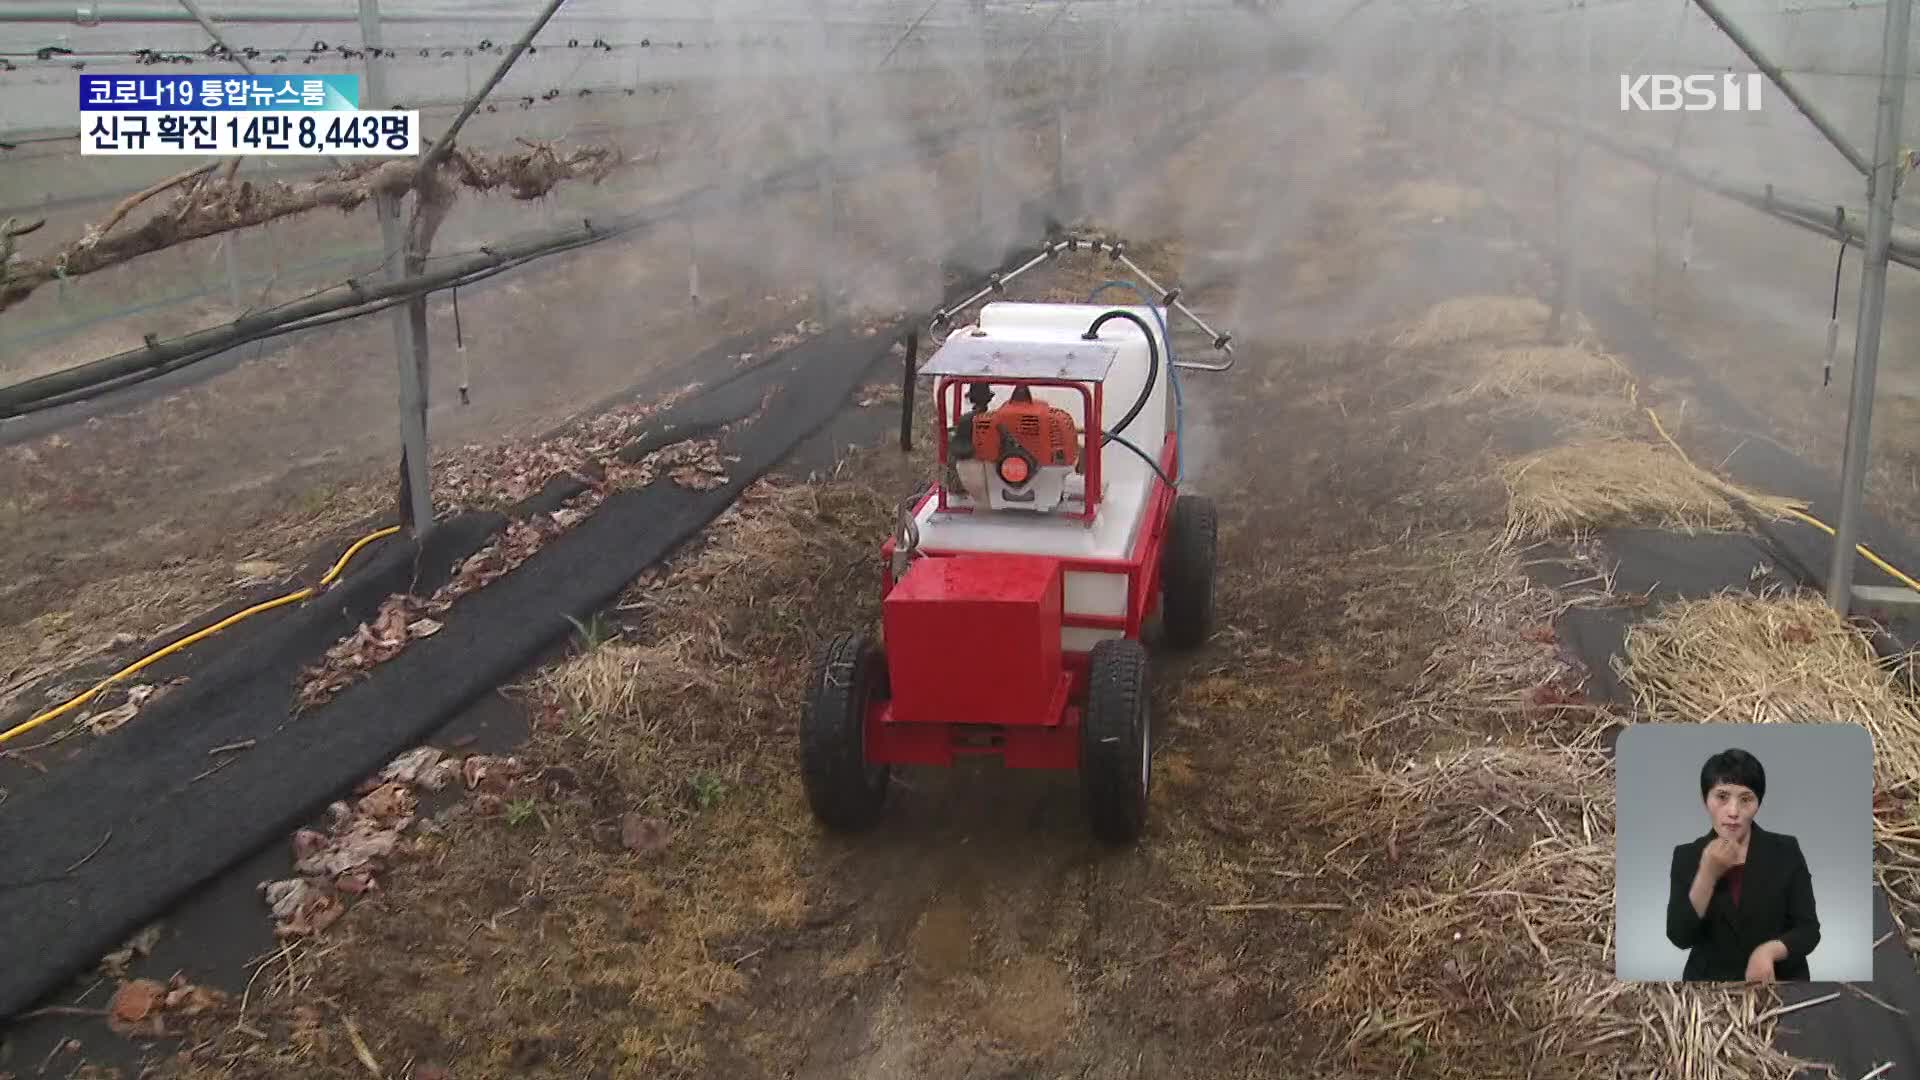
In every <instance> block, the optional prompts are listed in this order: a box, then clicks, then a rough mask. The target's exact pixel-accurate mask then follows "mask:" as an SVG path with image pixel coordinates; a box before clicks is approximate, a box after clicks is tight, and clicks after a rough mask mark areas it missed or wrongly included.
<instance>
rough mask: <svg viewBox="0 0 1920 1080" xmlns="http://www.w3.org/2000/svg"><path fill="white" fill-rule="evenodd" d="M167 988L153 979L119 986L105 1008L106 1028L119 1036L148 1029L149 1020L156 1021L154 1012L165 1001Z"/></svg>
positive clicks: (134, 980) (139, 980)
mask: <svg viewBox="0 0 1920 1080" xmlns="http://www.w3.org/2000/svg"><path fill="white" fill-rule="evenodd" d="M166 994H167V988H166V986H165V985H164V984H162V983H160V982H158V981H156V980H153V979H133V980H130V981H128V982H124V983H121V984H120V988H119V989H118V990H115V991H114V992H113V1001H112V1002H111V1003H110V1004H108V1006H107V1026H108V1027H111V1028H112V1029H113V1030H114V1031H116V1032H118V1033H120V1034H123V1035H125V1034H139V1033H142V1032H144V1031H145V1030H147V1029H148V1027H149V1025H148V1024H147V1021H148V1020H149V1019H152V1020H155V1021H157V1020H158V1019H159V1018H158V1017H157V1016H154V1012H155V1010H157V1009H159V1008H160V1006H161V1004H162V1002H163V1001H164V1000H165V998H166Z"/></svg>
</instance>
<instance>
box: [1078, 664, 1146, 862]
mask: <svg viewBox="0 0 1920 1080" xmlns="http://www.w3.org/2000/svg"><path fill="white" fill-rule="evenodd" d="M1088 659H1089V669H1088V672H1087V708H1086V712H1085V714H1084V715H1083V716H1082V717H1081V719H1080V791H1081V796H1082V798H1083V799H1084V800H1085V803H1086V813H1087V821H1088V824H1089V825H1091V826H1092V829H1093V834H1094V835H1095V836H1096V837H1098V838H1099V839H1101V840H1102V841H1104V842H1106V843H1109V844H1130V843H1132V842H1134V841H1135V840H1137V839H1139V837H1140V834H1141V833H1142V832H1144V831H1145V830H1146V827H1147V793H1148V791H1149V790H1150V789H1151V787H1152V785H1153V716H1152V713H1151V711H1150V709H1149V708H1148V695H1149V693H1150V692H1151V689H1152V688H1151V686H1150V685H1149V682H1148V675H1147V649H1146V646H1144V645H1142V644H1140V643H1139V642H1138V641H1135V640H1133V639H1131V638H1118V639H1110V640H1107V641H1102V642H1100V643H1099V644H1097V645H1095V646H1094V647H1093V652H1092V654H1091V655H1090V656H1089V658H1088Z"/></svg>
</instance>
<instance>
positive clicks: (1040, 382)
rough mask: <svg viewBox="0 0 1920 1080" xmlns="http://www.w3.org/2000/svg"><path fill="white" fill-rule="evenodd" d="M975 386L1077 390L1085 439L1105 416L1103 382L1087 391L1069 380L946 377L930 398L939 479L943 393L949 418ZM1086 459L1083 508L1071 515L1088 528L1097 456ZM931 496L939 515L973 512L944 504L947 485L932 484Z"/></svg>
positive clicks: (1096, 488)
mask: <svg viewBox="0 0 1920 1080" xmlns="http://www.w3.org/2000/svg"><path fill="white" fill-rule="evenodd" d="M975 383H986V384H988V385H990V386H1058V387H1062V388H1064V389H1068V390H1075V391H1078V392H1079V394H1080V398H1081V400H1082V401H1083V402H1084V403H1085V404H1086V407H1087V411H1086V413H1085V414H1083V415H1082V417H1081V420H1082V423H1081V425H1080V428H1081V433H1082V437H1085V433H1086V432H1089V431H1097V430H1099V425H1098V424H1096V423H1095V422H1094V417H1096V416H1103V415H1105V413H1103V412H1102V411H1101V410H1102V408H1104V403H1105V400H1106V399H1105V397H1104V395H1103V392H1102V390H1101V387H1102V386H1103V385H1104V384H1103V383H1094V384H1093V388H1092V389H1091V390H1089V389H1088V388H1087V384H1086V383H1081V382H1074V381H1073V380H1071V379H1008V378H1005V377H995V376H992V375H956V376H952V377H950V378H948V380H947V381H946V382H943V383H941V384H940V390H939V392H938V393H936V394H934V395H933V401H934V407H935V408H936V409H937V410H938V413H939V415H938V417H937V419H938V421H939V422H938V423H936V424H935V425H934V438H935V440H936V441H935V447H936V451H935V452H936V456H935V459H934V460H935V461H936V462H937V463H938V465H939V468H940V472H941V475H942V476H944V475H946V467H947V428H948V427H949V426H950V422H949V421H948V419H947V416H948V413H947V391H949V390H951V391H953V415H954V416H956V417H957V416H959V415H960V394H961V391H962V390H963V389H964V388H966V387H969V386H972V385H973V384H975ZM1088 458H1089V460H1088V461H1087V489H1086V490H1087V494H1086V498H1085V504H1084V505H1085V508H1084V509H1083V510H1082V511H1081V512H1080V513H1078V514H1075V515H1073V516H1074V517H1076V518H1079V519H1080V520H1081V521H1084V522H1086V523H1088V524H1089V525H1091V524H1092V523H1093V515H1094V510H1095V508H1096V507H1098V506H1099V505H1100V455H1099V454H1090V455H1088ZM934 495H935V497H936V498H938V499H939V500H940V512H941V513H943V514H971V513H973V510H974V508H973V507H971V506H951V505H949V504H948V503H947V485H946V484H944V483H936V484H935V485H934Z"/></svg>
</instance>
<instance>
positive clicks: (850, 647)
mask: <svg viewBox="0 0 1920 1080" xmlns="http://www.w3.org/2000/svg"><path fill="white" fill-rule="evenodd" d="M888 695H889V687H888V684H887V669H886V661H885V658H884V657H883V656H882V655H881V653H880V650H879V649H878V648H876V647H874V645H873V644H872V642H871V641H870V640H869V639H868V638H867V636H866V635H865V634H851V633H849V634H841V635H839V636H838V637H836V638H834V639H833V640H831V641H829V642H827V643H826V644H825V645H824V646H822V647H821V649H820V651H819V653H818V654H816V656H815V657H814V661H813V677H812V684H811V685H810V686H809V687H808V690H807V698H806V703H805V705H804V707H803V711H802V713H801V717H800V780H801V784H802V786H803V787H805V788H806V792H807V803H808V805H809V806H810V807H811V808H812V810H813V816H814V817H815V818H816V819H817V820H818V821H819V822H820V823H821V824H822V825H825V826H826V827H827V828H829V829H832V830H834V831H836V832H859V831H861V830H864V829H869V828H872V827H873V825H874V824H875V823H876V822H878V821H879V820H880V811H881V808H882V807H883V806H884V805H885V804H886V801H887V783H888V781H889V779H890V778H891V770H890V769H889V768H888V767H887V766H885V765H870V764H868V763H867V746H866V723H867V707H868V705H869V704H870V703H871V702H873V701H876V700H884V699H885V698H886V697H887V696H888Z"/></svg>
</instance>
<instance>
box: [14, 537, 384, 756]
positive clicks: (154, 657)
mask: <svg viewBox="0 0 1920 1080" xmlns="http://www.w3.org/2000/svg"><path fill="white" fill-rule="evenodd" d="M399 531H400V527H399V526H398V525H390V526H388V527H387V528H384V529H381V530H379V531H378V532H373V533H368V534H367V535H366V536H363V537H361V538H360V539H358V540H355V541H354V542H353V545H352V546H351V547H349V548H347V550H346V552H345V553H344V554H342V555H341V556H340V559H339V561H337V562H335V563H334V564H333V568H332V569H330V570H328V571H327V572H326V574H325V575H323V576H322V577H321V578H320V582H319V584H317V585H309V586H307V587H306V588H304V589H298V590H296V591H294V592H290V593H288V594H287V595H285V596H281V597H276V598H275V599H272V600H267V601H263V602H261V603H258V604H255V605H253V606H252V607H250V608H247V609H246V610H245V611H238V612H235V613H234V614H232V615H229V616H227V617H226V618H224V619H221V620H220V621H219V622H217V623H214V624H213V625H212V626H209V627H207V628H206V629H204V630H196V631H194V632H193V633H191V634H188V635H187V636H186V637H183V638H181V639H180V640H178V641H176V642H174V643H173V644H171V645H168V646H167V647H166V648H163V649H160V650H159V651H157V652H154V653H150V654H149V655H147V656H144V657H142V658H141V659H139V660H136V661H134V662H133V663H131V664H128V665H127V666H126V667H124V668H121V669H120V670H119V671H116V672H114V673H113V674H111V675H109V676H107V677H106V678H104V679H102V680H100V682H99V683H97V684H95V686H94V687H93V689H91V690H88V691H87V692H86V693H84V694H81V695H80V696H79V697H76V698H74V699H72V700H71V701H68V702H66V703H64V704H62V705H59V706H57V707H55V708H52V709H48V710H47V711H46V712H43V713H41V714H40V715H38V716H36V717H34V718H33V719H31V720H27V721H25V722H23V723H20V724H18V725H15V726H14V727H11V728H8V729H7V730H6V731H4V732H0V743H4V742H6V741H8V740H9V739H14V738H17V737H19V736H21V735H25V734H26V733H27V732H29V731H32V730H33V729H34V728H37V727H39V726H40V725H42V724H45V723H47V722H48V721H51V720H57V719H59V718H60V717H62V716H65V715H66V714H67V713H70V712H72V711H73V710H75V709H77V708H79V707H80V706H82V705H85V704H86V703H87V702H89V701H92V700H93V699H94V698H95V697H96V696H98V695H99V693H100V692H101V691H102V690H105V689H106V688H107V687H109V686H111V685H113V684H114V683H116V682H118V681H120V680H121V679H124V678H126V677H127V676H129V675H132V674H134V673H135V672H137V671H140V670H142V669H143V668H146V667H149V666H151V665H153V664H157V663H159V662H160V661H161V660H164V659H166V658H167V657H169V656H172V655H173V654H174V653H177V652H179V651H180V650H181V649H184V648H186V647H187V646H189V645H192V644H193V643H195V642H197V641H202V640H204V639H206V638H209V637H212V636H213V635H215V634H217V633H219V632H220V631H222V630H225V629H226V628H227V627H229V626H232V625H233V624H234V623H237V622H239V621H241V620H242V619H248V618H252V617H253V616H255V615H258V614H260V613H261V612H263V611H272V610H273V609H274V608H277V607H284V606H285V605H287V604H297V603H299V602H300V601H302V600H307V599H311V598H312V597H314V596H316V595H318V594H319V592H320V591H321V590H322V589H325V588H326V587H327V586H328V585H331V584H333V582H334V579H335V578H338V577H339V576H340V574H341V573H342V572H343V571H345V570H346V568H347V562H348V560H350V559H352V558H353V557H354V556H355V555H357V554H359V553H360V549H361V548H364V547H366V546H367V545H368V544H371V543H373V542H374V541H375V540H379V539H382V538H384V537H388V536H392V535H393V534H394V533H397V532H399Z"/></svg>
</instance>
